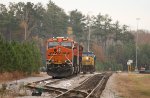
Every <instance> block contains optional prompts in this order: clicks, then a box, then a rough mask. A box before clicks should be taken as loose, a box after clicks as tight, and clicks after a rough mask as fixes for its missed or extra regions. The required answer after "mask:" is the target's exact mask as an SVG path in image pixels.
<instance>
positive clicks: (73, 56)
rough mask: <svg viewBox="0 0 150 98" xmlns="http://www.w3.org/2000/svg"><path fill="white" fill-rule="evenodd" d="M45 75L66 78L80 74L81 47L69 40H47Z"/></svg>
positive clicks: (60, 38)
mask: <svg viewBox="0 0 150 98" xmlns="http://www.w3.org/2000/svg"><path fill="white" fill-rule="evenodd" d="M46 46H47V47H46V65H47V74H48V75H50V76H52V77H53V78H54V77H67V76H69V75H72V74H77V73H79V72H80V68H81V65H82V63H81V62H82V55H80V54H81V53H82V51H83V47H82V46H81V45H79V44H78V43H76V42H75V41H74V40H72V39H70V38H64V37H56V38H50V39H48V40H47V45H46Z"/></svg>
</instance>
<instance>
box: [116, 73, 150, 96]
mask: <svg viewBox="0 0 150 98" xmlns="http://www.w3.org/2000/svg"><path fill="white" fill-rule="evenodd" d="M116 90H117V91H118V92H119V93H120V96H121V97H122V98H150V74H133V73H130V74H126V73H121V74H118V75H116Z"/></svg>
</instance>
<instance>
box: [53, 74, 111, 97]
mask: <svg viewBox="0 0 150 98" xmlns="http://www.w3.org/2000/svg"><path fill="white" fill-rule="evenodd" d="M111 74H112V73H103V74H96V75H94V76H92V77H91V78H89V79H88V80H86V81H84V82H83V83H82V84H81V85H79V86H78V87H76V88H74V89H72V90H68V91H67V92H64V93H62V94H60V95H59V96H57V97H55V98H99V97H100V95H101V93H102V91H103V90H104V88H105V85H106V83H107V80H108V78H109V77H110V76H111Z"/></svg>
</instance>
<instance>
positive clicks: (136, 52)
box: [135, 18, 140, 72]
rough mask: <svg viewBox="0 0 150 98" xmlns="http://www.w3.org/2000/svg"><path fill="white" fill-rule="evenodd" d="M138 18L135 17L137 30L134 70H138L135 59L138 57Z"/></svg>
mask: <svg viewBox="0 0 150 98" xmlns="http://www.w3.org/2000/svg"><path fill="white" fill-rule="evenodd" d="M139 20H140V18H136V21H137V31H136V48H135V54H136V66H135V71H136V72H137V71H138V67H137V63H138V62H137V59H138V56H137V55H138V24H139Z"/></svg>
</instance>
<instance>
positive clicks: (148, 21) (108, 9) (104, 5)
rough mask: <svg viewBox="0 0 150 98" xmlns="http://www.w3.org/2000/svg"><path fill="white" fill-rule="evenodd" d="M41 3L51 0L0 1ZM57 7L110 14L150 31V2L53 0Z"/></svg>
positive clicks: (145, 0) (44, 3) (130, 24)
mask: <svg viewBox="0 0 150 98" xmlns="http://www.w3.org/2000/svg"><path fill="white" fill-rule="evenodd" d="M19 1H22V2H33V3H37V2H40V3H42V4H43V5H44V6H46V4H47V3H48V2H49V0H0V3H3V4H5V5H8V3H9V2H19ZM52 1H53V2H55V4H56V5H58V6H59V7H61V8H63V9H64V10H65V12H67V13H68V12H69V11H71V10H74V9H78V10H79V11H81V12H82V13H84V14H87V13H88V14H91V15H97V14H98V13H101V14H103V15H104V14H108V15H109V16H110V17H111V18H112V19H113V20H114V21H116V20H118V21H119V22H120V23H121V24H126V25H129V26H130V27H131V29H134V30H135V29H136V28H137V20H136V18H140V20H139V22H138V27H139V29H147V30H150V0H52Z"/></svg>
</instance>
